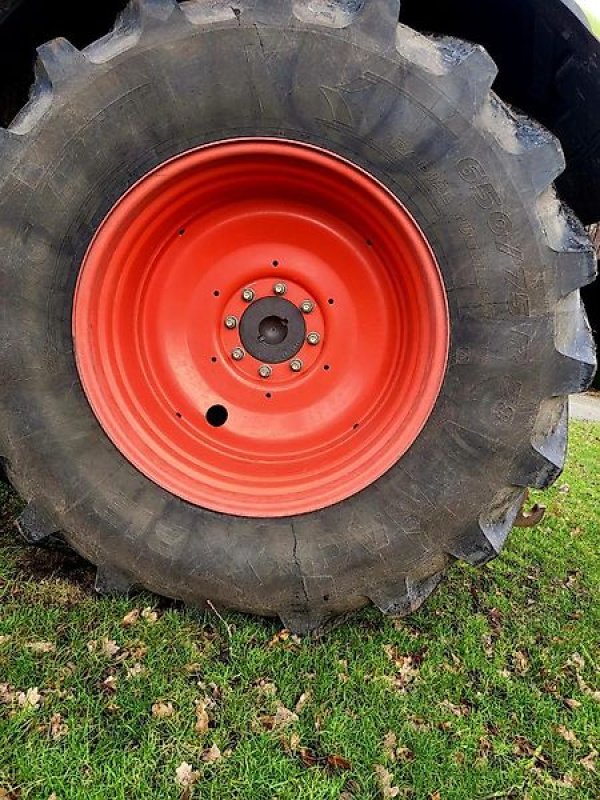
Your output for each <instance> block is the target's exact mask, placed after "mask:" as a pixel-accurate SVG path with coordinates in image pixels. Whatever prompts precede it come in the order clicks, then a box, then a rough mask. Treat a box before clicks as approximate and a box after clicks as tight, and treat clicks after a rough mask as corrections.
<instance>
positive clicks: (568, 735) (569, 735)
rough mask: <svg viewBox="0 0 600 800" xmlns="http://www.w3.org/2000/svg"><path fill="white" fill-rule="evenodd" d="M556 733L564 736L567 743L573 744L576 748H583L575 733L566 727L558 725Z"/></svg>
mask: <svg viewBox="0 0 600 800" xmlns="http://www.w3.org/2000/svg"><path fill="white" fill-rule="evenodd" d="M556 732H557V733H558V734H559V735H560V736H562V738H563V739H564V740H565V742H568V743H569V744H572V745H574V746H575V747H580V746H581V742H580V741H579V739H578V738H577V736H575V734H574V733H573V731H570V730H569V729H568V728H566V727H565V726H564V725H557V726H556Z"/></svg>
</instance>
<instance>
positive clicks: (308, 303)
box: [300, 300, 315, 314]
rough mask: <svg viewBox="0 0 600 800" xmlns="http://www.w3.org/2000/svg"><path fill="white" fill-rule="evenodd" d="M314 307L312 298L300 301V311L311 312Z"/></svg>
mask: <svg viewBox="0 0 600 800" xmlns="http://www.w3.org/2000/svg"><path fill="white" fill-rule="evenodd" d="M314 307H315V305H314V303H313V301H312V300H303V301H302V302H301V303H300V311H301V312H302V313H303V314H310V312H311V311H312V310H313V308H314Z"/></svg>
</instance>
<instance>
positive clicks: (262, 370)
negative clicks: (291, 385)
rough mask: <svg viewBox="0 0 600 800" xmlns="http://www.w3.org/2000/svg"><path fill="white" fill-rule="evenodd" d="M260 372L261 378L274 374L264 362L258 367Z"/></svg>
mask: <svg viewBox="0 0 600 800" xmlns="http://www.w3.org/2000/svg"><path fill="white" fill-rule="evenodd" d="M258 374H259V375H260V377H261V378H270V377H271V375H272V374H273V370H272V369H271V367H269V366H268V365H267V364H262V365H261V366H260V367H259V368H258Z"/></svg>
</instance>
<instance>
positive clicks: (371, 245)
mask: <svg viewBox="0 0 600 800" xmlns="http://www.w3.org/2000/svg"><path fill="white" fill-rule="evenodd" d="M367 247H373V242H372V240H371V239H367Z"/></svg>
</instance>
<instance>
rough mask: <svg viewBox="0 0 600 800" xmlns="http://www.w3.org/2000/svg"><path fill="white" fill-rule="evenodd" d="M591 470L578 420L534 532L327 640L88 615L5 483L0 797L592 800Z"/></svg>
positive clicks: (161, 605)
mask: <svg viewBox="0 0 600 800" xmlns="http://www.w3.org/2000/svg"><path fill="white" fill-rule="evenodd" d="M599 474H600V426H594V425H592V424H585V423H579V424H574V425H573V431H572V446H571V455H570V460H569V465H568V469H567V470H566V472H565V474H564V476H563V477H562V478H561V479H560V480H559V482H558V484H557V486H556V487H555V488H554V489H553V490H552V492H550V493H549V494H548V495H547V499H546V501H545V502H547V504H548V506H549V509H548V514H547V517H546V520H545V521H544V522H543V523H542V524H541V525H540V526H539V527H538V528H537V529H533V530H516V531H514V533H513V535H512V537H511V539H510V541H509V544H508V546H507V548H506V550H505V552H504V554H503V555H502V557H501V558H499V559H498V560H496V561H495V562H494V563H492V564H490V565H488V566H487V567H485V568H484V569H482V570H479V571H475V570H472V569H471V568H467V567H462V566H458V565H457V566H455V567H454V568H453V569H452V570H451V572H450V575H449V578H448V580H446V581H445V582H444V583H443V584H442V586H441V588H440V589H439V591H438V592H437V593H436V594H435V596H434V597H432V598H431V600H430V602H429V603H428V604H427V605H426V608H425V609H423V610H422V611H421V612H419V613H417V614H415V615H413V616H412V617H411V618H410V619H409V620H408V621H393V620H390V619H387V620H384V619H383V618H382V617H381V616H380V615H379V614H378V613H375V612H374V611H371V610H369V611H366V612H363V613H361V614H359V615H357V616H355V617H354V618H353V619H351V620H350V621H349V622H347V623H345V624H344V625H342V626H341V627H339V628H338V629H336V630H335V631H334V632H333V633H331V634H330V635H329V636H328V637H327V638H326V639H325V640H324V641H320V642H313V641H308V640H302V641H301V640H299V639H297V638H296V637H291V636H287V634H286V633H285V632H280V629H279V626H278V625H277V624H276V623H275V622H273V621H266V622H265V621H262V620H256V619H248V618H245V617H243V616H241V615H234V614H231V615H227V616H226V617H225V618H224V619H219V618H217V617H214V616H213V617H211V616H208V615H204V614H202V613H199V612H195V611H183V610H182V609H181V608H179V607H177V606H175V605H174V604H170V603H167V602H166V601H161V600H158V599H157V598H155V597H152V596H137V597H134V598H131V599H130V600H99V599H97V598H96V597H95V596H94V594H93V592H92V588H91V587H92V581H93V572H92V570H91V569H90V568H88V567H87V566H86V565H85V564H84V563H83V562H81V561H80V560H79V559H78V558H76V557H75V556H72V555H66V556H65V555H62V554H60V553H49V552H44V551H37V552H36V551H34V550H31V549H28V548H25V547H24V546H22V545H21V544H20V543H19V542H18V541H17V540H16V538H15V537H14V535H13V528H12V518H13V517H14V515H15V513H16V512H17V509H18V501H17V500H16V498H15V497H14V496H13V495H11V494H10V493H8V492H7V490H5V489H4V488H0V492H2V495H1V500H0V575H1V576H2V577H1V579H0V787H1V788H0V800H9V798H10V799H11V800H12V799H13V798H19V799H20V800H25V798H41V799H42V800H49V798H52V800H55V798H56V800H71V799H72V798H82V800H83V798H85V799H86V800H94V799H98V800H99V798H103V799H104V798H106V800H118V798H135V799H136V800H137V799H138V798H144V800H145V799H146V798H160V799H161V800H163V799H165V800H168V799H169V798H177V800H180V799H181V800H189V798H190V797H193V798H219V799H221V798H223V799H224V800H229V798H248V800H250V799H252V800H262V798H264V800H271V798H286V799H289V800H313V799H314V800H316V799H317V798H319V799H321V798H323V799H324V798H331V800H334V799H335V800H352V798H356V799H357V800H358V799H359V798H360V799H361V800H366V799H367V798H373V799H374V798H392V797H399V798H404V797H406V798H426V799H430V800H451V799H452V800H470V799H471V798H477V800H484V798H490V800H491V798H514V799H515V800H517V799H518V800H520V799H521V798H530V799H531V800H533V798H540V800H541V799H542V798H544V800H546V799H547V798H562V797H565V798H590V800H592V799H593V800H597V798H598V797H599V794H600V756H598V754H597V753H596V750H600V744H599V740H600V691H598V690H599V688H600V687H599V686H598V683H597V678H598V666H599V664H600V653H599V650H598V646H599V631H600V608H599V601H598V587H599V585H600V556H599V552H598V551H599V547H598V545H599V542H600V478H599ZM136 610H137V611H136ZM132 611H133V612H134V613H131V612H132ZM140 612H141V613H140ZM126 615H128V616H126ZM124 618H126V619H125V621H124ZM595 681H596V683H595Z"/></svg>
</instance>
